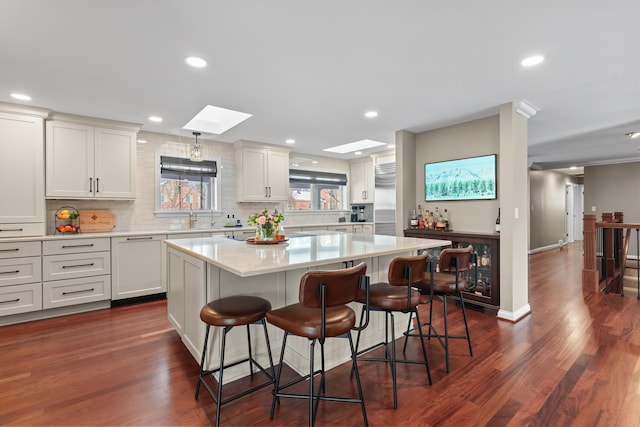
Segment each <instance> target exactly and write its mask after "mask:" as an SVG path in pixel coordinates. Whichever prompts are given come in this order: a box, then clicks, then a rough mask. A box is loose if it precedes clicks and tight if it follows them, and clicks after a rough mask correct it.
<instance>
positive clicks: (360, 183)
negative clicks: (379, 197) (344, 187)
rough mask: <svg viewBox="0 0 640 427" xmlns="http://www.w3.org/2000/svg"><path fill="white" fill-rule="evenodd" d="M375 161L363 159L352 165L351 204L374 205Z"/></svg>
mask: <svg viewBox="0 0 640 427" xmlns="http://www.w3.org/2000/svg"><path fill="white" fill-rule="evenodd" d="M373 191H374V176H373V160H372V159H370V158H369V159H363V160H357V161H352V162H351V164H350V176H349V194H350V198H351V203H373V194H374V193H373Z"/></svg>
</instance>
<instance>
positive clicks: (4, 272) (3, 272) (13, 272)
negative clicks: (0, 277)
mask: <svg viewBox="0 0 640 427" xmlns="http://www.w3.org/2000/svg"><path fill="white" fill-rule="evenodd" d="M18 273H20V270H16V271H0V274H18Z"/></svg>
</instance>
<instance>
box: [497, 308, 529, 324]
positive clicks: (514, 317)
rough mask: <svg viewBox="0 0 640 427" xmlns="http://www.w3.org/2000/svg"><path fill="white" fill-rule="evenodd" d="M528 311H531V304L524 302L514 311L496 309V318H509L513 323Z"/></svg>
mask: <svg viewBox="0 0 640 427" xmlns="http://www.w3.org/2000/svg"><path fill="white" fill-rule="evenodd" d="M529 313H531V306H530V305H529V304H526V305H524V306H522V307H520V308H519V309H517V310H516V311H514V312H511V311H507V310H503V309H500V310H498V318H500V319H505V320H510V321H511V322H514V323H515V322H517V321H518V320H520V319H522V318H523V317H525V316H526V315H528V314H529Z"/></svg>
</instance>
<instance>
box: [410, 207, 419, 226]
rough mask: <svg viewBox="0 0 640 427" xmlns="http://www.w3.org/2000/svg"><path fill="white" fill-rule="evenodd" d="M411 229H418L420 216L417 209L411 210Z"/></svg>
mask: <svg viewBox="0 0 640 427" xmlns="http://www.w3.org/2000/svg"><path fill="white" fill-rule="evenodd" d="M409 227H411V228H418V214H417V213H416V210H415V209H411V217H410V218H409Z"/></svg>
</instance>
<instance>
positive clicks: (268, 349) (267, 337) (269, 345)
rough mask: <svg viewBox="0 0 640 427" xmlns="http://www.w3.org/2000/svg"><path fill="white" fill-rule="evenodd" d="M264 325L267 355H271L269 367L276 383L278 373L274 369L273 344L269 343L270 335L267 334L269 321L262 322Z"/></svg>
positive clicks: (263, 319) (263, 320)
mask: <svg viewBox="0 0 640 427" xmlns="http://www.w3.org/2000/svg"><path fill="white" fill-rule="evenodd" d="M260 322H261V323H262V328H263V329H264V339H265V340H266V342H267V354H268V355H269V366H271V379H272V380H273V381H274V382H275V379H276V371H275V369H274V368H273V357H272V355H271V343H270V342H269V333H268V332H267V321H266V320H265V318H262V320H260Z"/></svg>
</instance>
